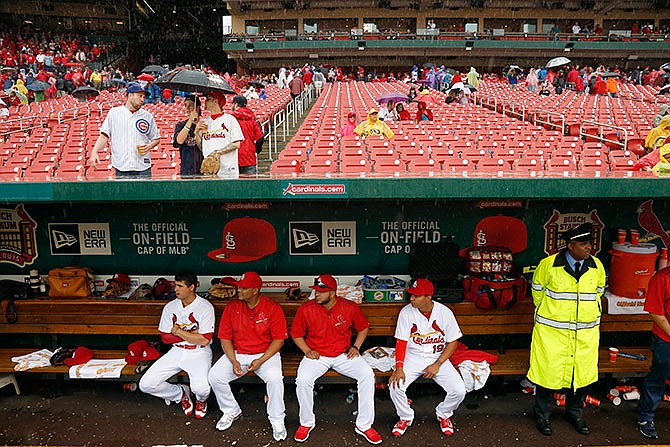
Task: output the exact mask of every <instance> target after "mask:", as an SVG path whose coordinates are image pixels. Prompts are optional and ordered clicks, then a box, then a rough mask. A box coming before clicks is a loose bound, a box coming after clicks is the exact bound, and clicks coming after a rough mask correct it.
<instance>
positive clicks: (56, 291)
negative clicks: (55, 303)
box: [49, 267, 95, 298]
mask: <svg viewBox="0 0 670 447" xmlns="http://www.w3.org/2000/svg"><path fill="white" fill-rule="evenodd" d="M94 279H95V276H93V273H92V272H91V270H90V269H88V268H84V267H63V268H56V269H52V270H49V296H50V297H52V298H68V297H86V296H90V295H92V294H93V292H94V289H93V287H94V284H93V280H94Z"/></svg>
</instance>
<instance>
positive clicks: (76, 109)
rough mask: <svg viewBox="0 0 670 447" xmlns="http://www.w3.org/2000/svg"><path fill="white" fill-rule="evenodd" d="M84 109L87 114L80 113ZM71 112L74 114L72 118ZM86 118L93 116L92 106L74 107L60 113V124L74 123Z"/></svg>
mask: <svg viewBox="0 0 670 447" xmlns="http://www.w3.org/2000/svg"><path fill="white" fill-rule="evenodd" d="M82 109H86V113H85V114H82V113H79V111H80V110H82ZM69 112H73V113H72V116H68V114H69ZM84 116H86V117H88V116H91V106H89V105H88V104H81V105H78V106H76V107H72V108H71V109H65V110H61V111H60V112H58V124H63V123H65V122H67V121H73V120H76V119H79V118H82V117H84Z"/></svg>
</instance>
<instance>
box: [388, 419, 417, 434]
mask: <svg viewBox="0 0 670 447" xmlns="http://www.w3.org/2000/svg"><path fill="white" fill-rule="evenodd" d="M410 425H412V421H406V420H405V419H400V420H399V421H398V422H396V423H395V425H394V426H393V431H392V432H391V433H392V434H393V436H402V435H404V434H405V432H406V431H407V427H409V426H410Z"/></svg>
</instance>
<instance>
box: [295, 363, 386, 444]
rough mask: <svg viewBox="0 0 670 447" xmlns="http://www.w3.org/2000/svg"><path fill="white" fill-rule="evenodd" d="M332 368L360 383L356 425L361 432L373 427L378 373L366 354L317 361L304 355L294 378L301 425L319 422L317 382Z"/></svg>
mask: <svg viewBox="0 0 670 447" xmlns="http://www.w3.org/2000/svg"><path fill="white" fill-rule="evenodd" d="M329 369H334V370H335V371H337V372H338V373H340V374H342V375H343V376H347V377H350V378H352V379H355V380H356V382H358V415H357V416H356V426H357V427H358V428H359V429H360V430H362V431H365V430H367V429H369V428H370V427H372V424H373V423H374V421H375V373H374V372H373V371H372V368H371V367H370V365H368V364H367V362H366V361H365V360H364V359H363V357H360V356H359V357H354V358H353V359H348V358H347V355H346V354H340V355H338V356H337V357H324V356H321V357H320V358H319V359H317V360H315V359H309V358H307V357H303V359H302V361H301V362H300V366H298V376H297V377H296V379H295V385H296V394H297V395H298V404H299V405H300V425H304V426H307V427H313V426H314V425H315V424H316V418H315V416H314V382H316V379H318V378H319V377H321V376H322V375H324V374H325V373H326V371H328V370H329Z"/></svg>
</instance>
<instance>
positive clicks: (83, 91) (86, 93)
mask: <svg viewBox="0 0 670 447" xmlns="http://www.w3.org/2000/svg"><path fill="white" fill-rule="evenodd" d="M99 94H100V92H99V91H97V90H96V89H94V88H93V87H89V86H87V85H85V86H83V87H79V88H77V89H75V90H74V91H73V92H72V96H74V97H75V98H77V99H88V98H91V97H94V96H98V95H99Z"/></svg>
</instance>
